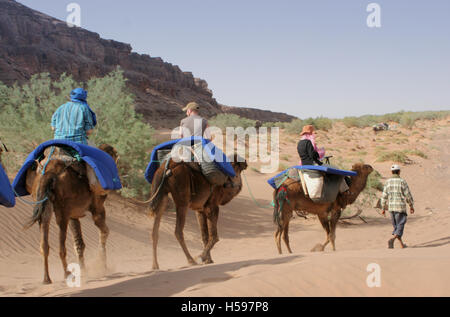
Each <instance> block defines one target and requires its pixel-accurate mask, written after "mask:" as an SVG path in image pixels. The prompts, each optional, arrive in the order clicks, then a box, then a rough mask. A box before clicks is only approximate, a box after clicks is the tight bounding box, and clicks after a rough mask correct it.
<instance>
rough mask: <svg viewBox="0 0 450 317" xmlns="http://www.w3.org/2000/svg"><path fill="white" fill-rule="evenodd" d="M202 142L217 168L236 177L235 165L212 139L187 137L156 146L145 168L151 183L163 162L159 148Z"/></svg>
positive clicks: (205, 152)
mask: <svg viewBox="0 0 450 317" xmlns="http://www.w3.org/2000/svg"><path fill="white" fill-rule="evenodd" d="M200 142H201V143H202V146H203V150H204V152H203V153H204V155H205V154H206V155H208V156H209V158H210V159H211V160H212V161H214V163H215V165H216V166H217V168H218V169H219V170H220V171H221V172H223V173H224V174H225V175H227V176H230V177H235V176H236V173H235V172H234V169H233V166H231V163H230V160H229V159H228V157H227V156H226V155H225V154H224V153H223V152H222V150H221V149H219V148H218V147H216V146H215V145H214V144H213V143H212V142H211V140H207V139H203V138H201V137H191V138H185V139H178V140H171V141H169V142H166V143H162V144H160V145H158V146H156V147H155V148H154V149H153V151H152V155H151V157H150V163H149V164H148V166H147V169H146V170H145V179H146V180H147V181H148V182H149V183H150V184H151V183H152V181H153V176H154V174H155V172H156V170H157V169H158V167H159V165H160V163H161V162H159V161H158V151H159V150H171V149H172V148H173V147H174V146H175V145H185V146H193V145H194V144H197V143H200Z"/></svg>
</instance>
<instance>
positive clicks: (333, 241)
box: [330, 210, 342, 251]
mask: <svg viewBox="0 0 450 317" xmlns="http://www.w3.org/2000/svg"><path fill="white" fill-rule="evenodd" d="M341 214H342V210H338V211H336V212H335V213H334V214H333V216H332V218H331V221H330V242H331V246H332V247H333V251H336V227H337V223H338V221H339V219H340V218H341Z"/></svg>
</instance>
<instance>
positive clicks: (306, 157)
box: [297, 125, 349, 194]
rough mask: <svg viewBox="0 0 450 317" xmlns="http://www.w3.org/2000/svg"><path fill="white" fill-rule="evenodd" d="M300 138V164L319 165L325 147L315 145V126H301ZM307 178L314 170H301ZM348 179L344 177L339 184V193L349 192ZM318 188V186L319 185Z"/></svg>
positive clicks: (323, 155)
mask: <svg viewBox="0 0 450 317" xmlns="http://www.w3.org/2000/svg"><path fill="white" fill-rule="evenodd" d="M301 137H302V138H301V140H300V142H299V143H298V146H297V151H298V154H299V156H300V159H301V162H300V165H301V166H304V165H320V166H322V165H323V163H322V162H321V161H320V160H321V159H323V158H324V157H325V149H324V148H320V149H319V148H318V147H317V145H316V136H315V128H314V126H312V125H306V126H304V127H303V130H302V133H301ZM303 173H304V174H305V175H306V176H305V177H306V178H308V175H309V173H312V174H315V173H314V172H309V171H304V172H303ZM347 181H348V179H346V178H344V179H343V180H342V182H341V183H340V185H339V191H340V192H341V193H347V194H349V191H348V190H349V184H348V183H347ZM319 188H320V187H319Z"/></svg>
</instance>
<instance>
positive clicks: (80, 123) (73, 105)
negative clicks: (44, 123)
mask: <svg viewBox="0 0 450 317" xmlns="http://www.w3.org/2000/svg"><path fill="white" fill-rule="evenodd" d="M52 127H53V128H55V139H56V140H69V141H73V142H78V143H83V144H87V136H86V131H89V130H92V129H94V122H93V120H92V115H91V113H90V112H89V109H88V108H87V107H86V106H84V105H83V104H81V103H78V102H68V103H66V104H64V105H62V106H61V107H59V108H58V109H57V110H56V112H55V113H54V114H53V117H52Z"/></svg>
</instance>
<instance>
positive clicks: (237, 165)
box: [229, 154, 248, 175]
mask: <svg viewBox="0 0 450 317" xmlns="http://www.w3.org/2000/svg"><path fill="white" fill-rule="evenodd" d="M229 159H230V160H231V166H233V169H234V171H235V172H236V175H238V174H241V172H242V171H245V170H246V169H247V167H248V164H247V161H246V160H245V159H243V158H242V157H240V156H239V155H238V154H234V156H233V157H231V158H229Z"/></svg>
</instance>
